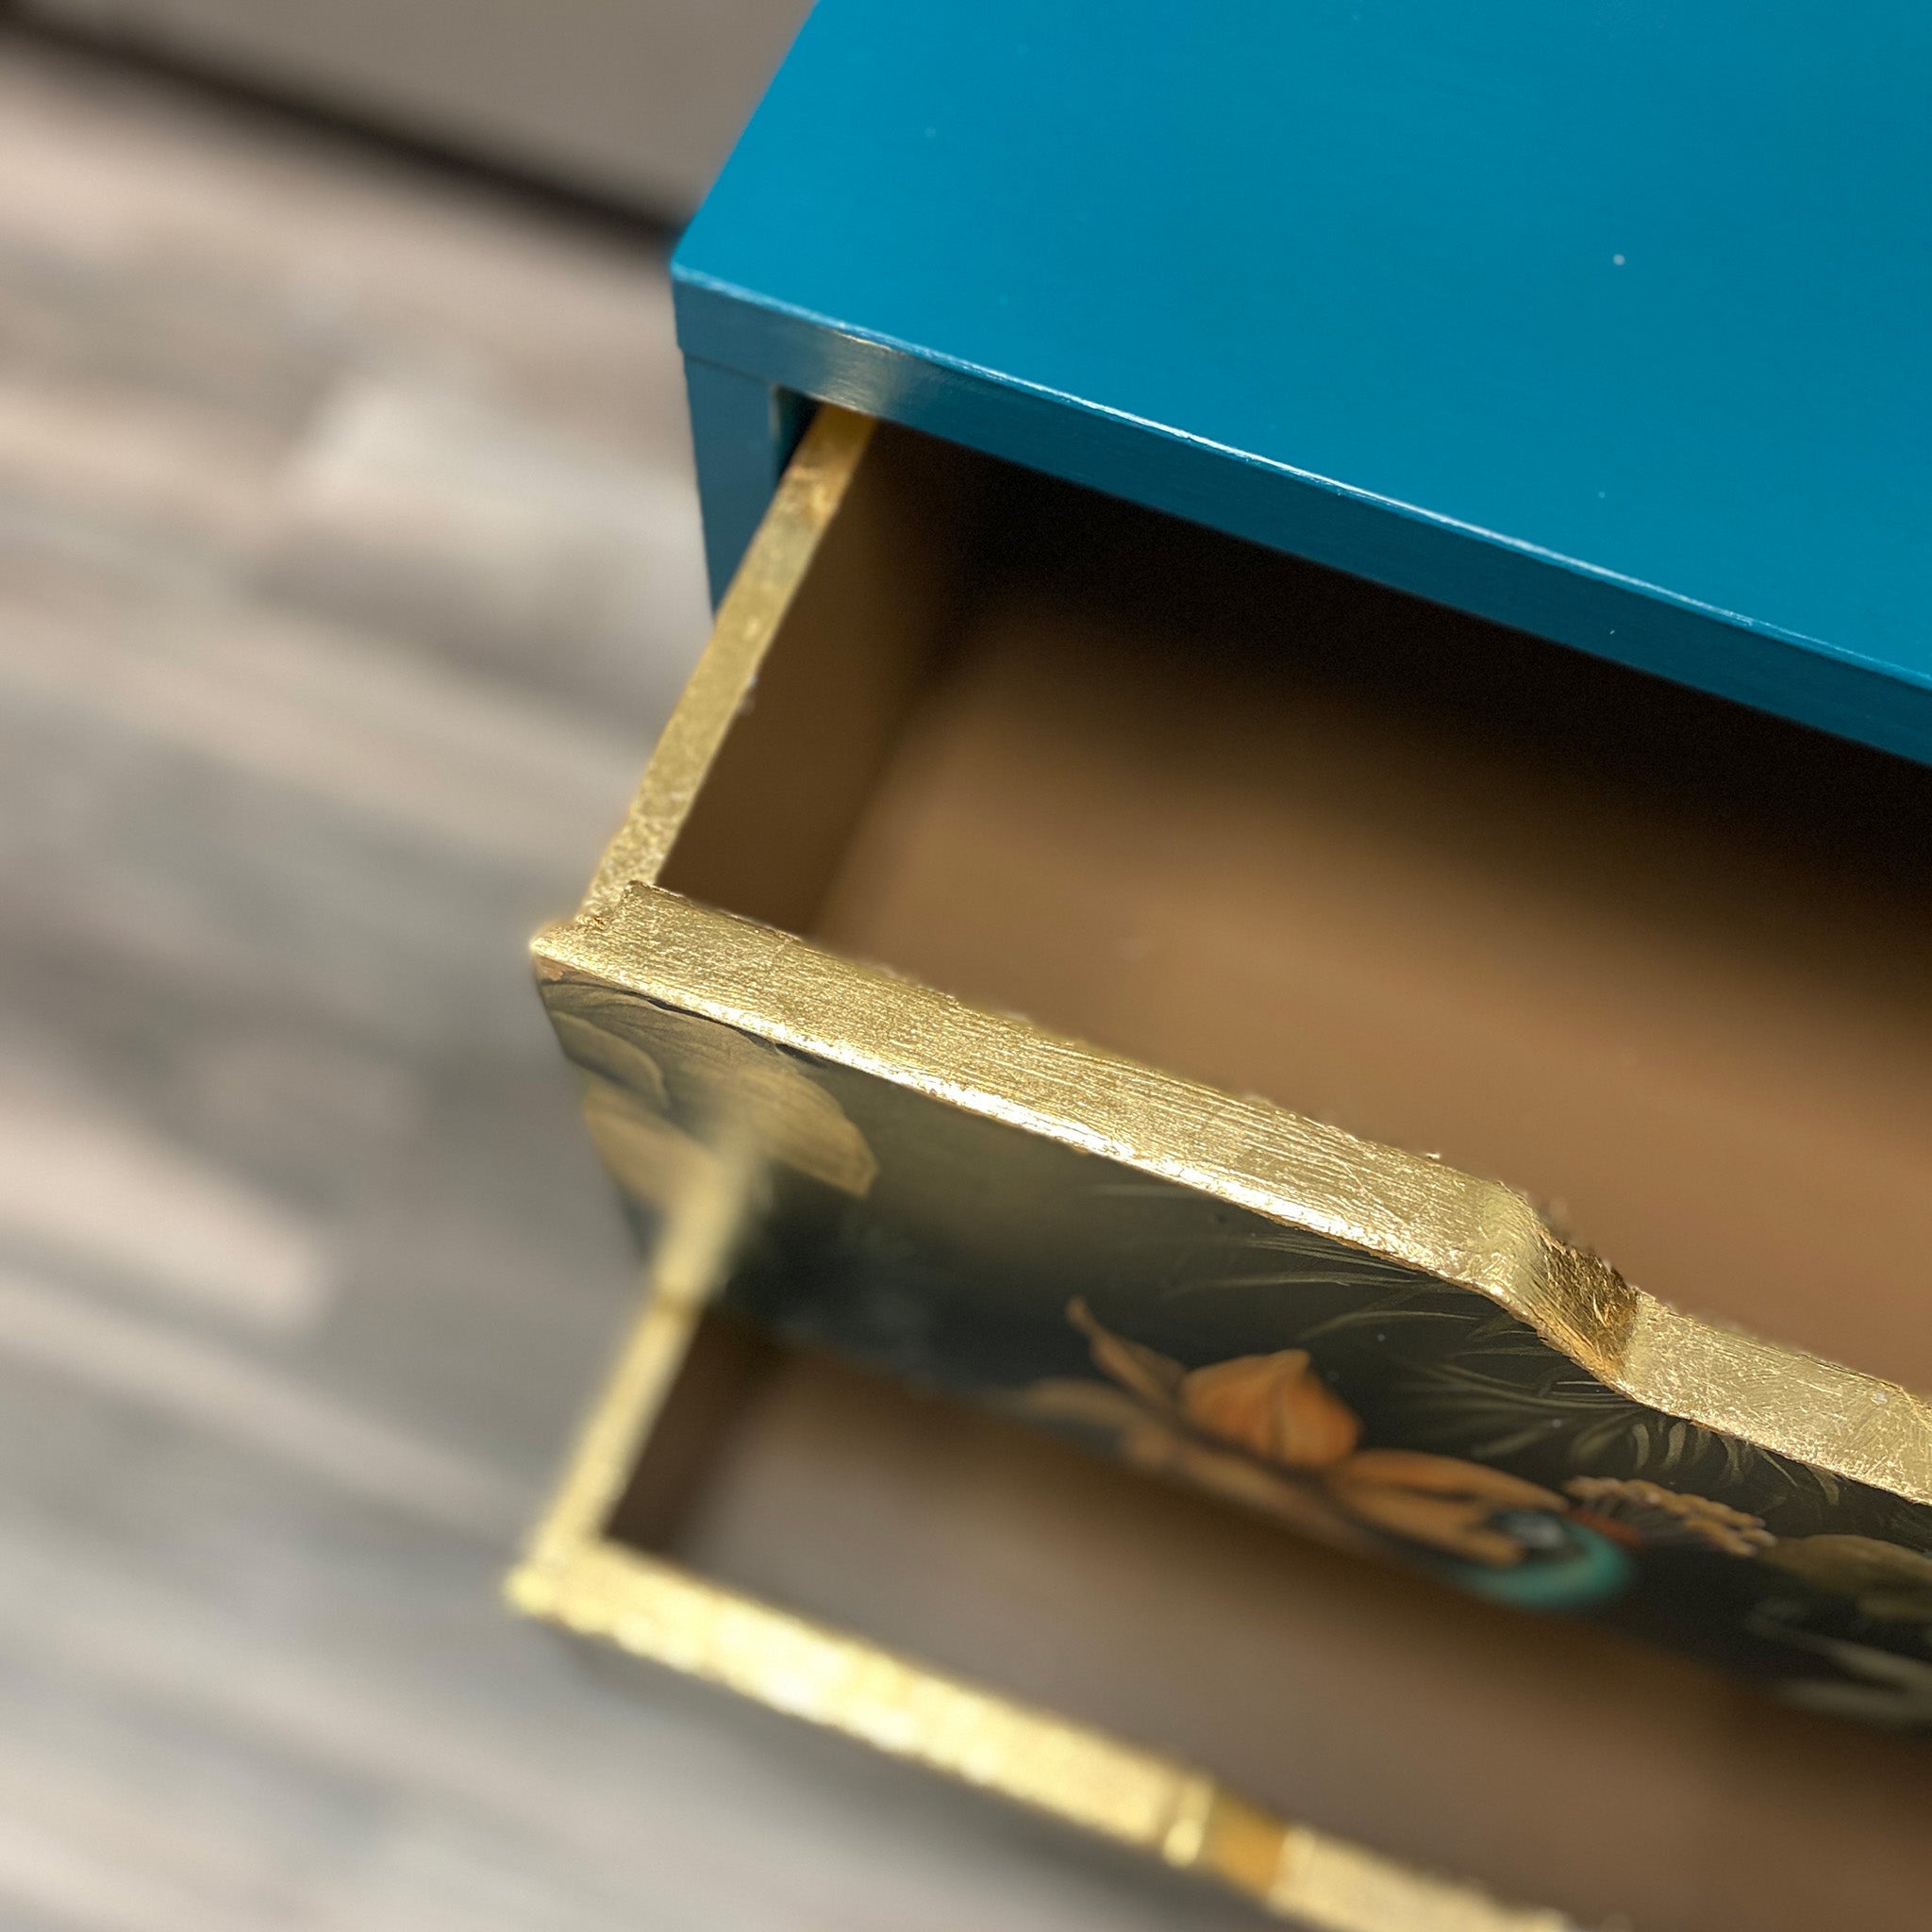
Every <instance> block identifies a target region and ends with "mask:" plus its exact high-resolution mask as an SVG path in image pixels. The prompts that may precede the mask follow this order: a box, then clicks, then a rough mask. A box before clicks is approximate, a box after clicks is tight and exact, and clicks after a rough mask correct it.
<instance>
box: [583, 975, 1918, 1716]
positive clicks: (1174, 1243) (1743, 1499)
mask: <svg viewBox="0 0 1932 1932" xmlns="http://www.w3.org/2000/svg"><path fill="white" fill-rule="evenodd" d="M545 993H546V998H547V1000H548V1002H549V1004H550V1008H551V1012H552V1017H553V1019H554V1020H555V1021H556V1023H557V1025H558V1033H559V1036H560V1037H561V1039H562V1041H563V1043H564V1046H565V1049H566V1051H567V1052H569V1053H570V1055H571V1056H572V1058H574V1059H575V1060H576V1061H577V1062H578V1064H579V1065H580V1066H581V1067H582V1068H584V1069H585V1071H586V1072H587V1073H588V1074H591V1082H590V1091H589V1100H588V1114H589V1119H590V1123H591V1131H592V1133H593V1136H594V1138H595V1139H596V1141H597V1142H598V1145H599V1147H600V1149H601V1151H602V1152H603V1154H604V1156H605V1158H606V1160H607V1162H608V1164H609V1166H610V1167H611V1169H612V1172H613V1174H615V1175H616V1177H617V1178H618V1180H619V1182H620V1185H621V1186H622V1187H623V1189H624V1191H625V1198H626V1200H627V1201H628V1202H629V1204H630V1207H631V1209H632V1212H633V1214H634V1215H635V1217H636V1218H637V1221H638V1224H639V1233H640V1237H641V1239H642V1240H644V1241H651V1240H653V1239H654V1238H655V1235H656V1232H657V1223H658V1218H659V1216H660V1215H661V1213H662V1211H663V1210H664V1208H666V1206H667V1205H668V1204H672V1203H675V1200H676V1199H677V1198H678V1197H679V1195H680V1191H689V1190H690V1189H691V1188H693V1187H698V1188H702V1187H705V1186H707V1185H714V1184H715V1182H716V1180H717V1176H718V1174H719V1172H720V1169H721V1163H725V1162H731V1163H735V1165H736V1169H737V1171H739V1172H740V1173H741V1174H742V1172H743V1170H744V1165H745V1161H746V1158H747V1149H749V1150H750V1155H749V1158H750V1160H751V1165H752V1169H753V1172H752V1174H751V1178H750V1181H749V1183H748V1187H747V1188H746V1189H745V1190H744V1191H741V1206H742V1208H743V1210H744V1211H743V1213H742V1216H741V1225H740V1228H739V1232H738V1235H737V1238H736V1245H735V1247H734V1248H733V1250H732V1252H731V1257H730V1259H729V1262H728V1266H727V1267H726V1269H725V1271H724V1277H723V1280H722V1285H721V1287H720V1290H719V1292H720V1295H721V1298H722V1300H723V1302H724V1305H725V1306H727V1307H731V1308H733V1309H735V1310H737V1311H738V1312H740V1313H742V1314H744V1315H747V1316H750V1317H752V1318H754V1319H756V1320H757V1321H758V1322H759V1323H761V1324H764V1325H766V1326H767V1327H769V1328H770V1329H772V1330H773V1331H774V1332H775V1333H777V1334H778V1335H780V1336H782V1337H783V1338H785V1339H786V1340H788V1341H793V1342H796V1343H800V1344H805V1345H810V1346H817V1347H823V1348H825V1349H828V1350H831V1351H834V1352H837V1353H839V1354H841V1355H844V1356H847V1357H856V1358H858V1359H860V1360H862V1361H864V1362H867V1363H869V1364H872V1365H874V1366H875V1367H877V1368H880V1369H882V1370H884V1371H887V1372H889V1373H891V1374H895V1375H898V1376H902V1377H908V1378H910V1379H913V1380H915V1381H917V1382H921V1383H924V1384H926V1385H928V1386H932V1387H936V1388H939V1389H941V1390H944V1391H948V1392H950V1393H953V1394H956V1395H959V1396H963V1397H968V1398H971V1399H974V1400H977V1401H982V1402H987V1403H991V1404H993V1405H996V1406H998V1407H1001V1408H1003V1409H1005V1410H1007V1411H1008V1412H1010V1413H1013V1414H1015V1415H1018V1416H1022V1417H1024V1418H1026V1419H1028V1420H1030V1421H1032V1422H1035V1423H1037V1424H1041V1425H1044V1426H1049V1427H1052V1428H1056V1429H1058V1430H1061V1431H1065V1432H1070V1433H1072V1434H1073V1435H1074V1436H1076V1437H1078V1438H1079V1439H1081V1440H1082V1441H1086V1442H1087V1443H1089V1444H1091V1445H1092V1446H1093V1447H1095V1448H1096V1449H1099V1450H1102V1451H1104V1452H1107V1453H1110V1454H1112V1455H1116V1456H1119V1457H1124V1458H1125V1459H1127V1460H1128V1461H1130V1462H1132V1463H1135V1464H1137V1465H1139V1466H1141V1467H1142V1468H1145V1469H1147V1470H1149V1471H1151V1472H1153V1473H1155V1474H1158V1475H1160V1476H1163V1477H1166V1478H1169V1479H1173V1480H1176V1481H1179V1482H1183V1483H1188V1484H1192V1485H1194V1486H1196V1487H1197V1488H1200V1489H1202V1490H1205V1491H1209V1492H1211V1493H1213V1494H1215V1495H1217V1496H1220V1497H1223V1498H1225V1499H1228V1500H1231V1501H1233V1502H1235V1503H1237V1504H1240V1505H1241V1506H1243V1507H1248V1508H1251V1509H1255V1510H1258V1511H1260V1512H1262V1513H1263V1514H1265V1515H1268V1516H1270V1517H1273V1518H1274V1519H1276V1520H1278V1521H1280V1522H1281V1523H1282V1524H1284V1525H1286V1526H1287V1527H1289V1528H1290V1529H1291V1530H1294V1531H1296V1532H1299V1533H1302V1534H1306V1535H1310V1536H1314V1537H1317V1538H1319V1539H1321V1540H1323V1541H1326V1542H1329V1543H1332V1544H1335V1545H1338V1546H1341V1547H1342V1548H1345V1549H1349V1550H1354V1551H1357V1552H1360V1553H1363V1554H1368V1555H1373V1556H1376V1557H1386V1558H1391V1559H1394V1560H1396V1561H1400V1562H1403V1563H1407V1564H1408V1565H1411V1566H1413V1567H1416V1568H1419V1569H1421V1570H1424V1571H1425V1572H1427V1573H1428V1574H1433V1575H1435V1576H1438V1577H1440V1578H1441V1579H1443V1580H1445V1581H1447V1582H1450V1583H1452V1584H1455V1585H1457V1586H1458V1587H1460V1588H1462V1589H1464V1590H1468V1591H1474V1592H1476V1593H1477V1594H1479V1595H1481V1596H1484V1597H1487V1598H1491V1599H1493V1600H1495V1601H1497V1602H1500V1603H1505V1604H1509V1605H1514V1606H1516V1607H1521V1608H1524V1609H1528V1610H1534V1611H1546V1612H1564V1613H1573V1614H1578V1615H1582V1616H1586V1617H1589V1618H1591V1619H1593V1620H1596V1621H1599V1622H1602V1623H1604V1624H1608V1625H1611V1626H1613V1627H1615V1628H1617V1629H1620V1630H1624V1631H1626V1632H1630V1633H1632V1634H1636V1635H1640V1636H1642V1637H1646V1638H1652V1639H1656V1640H1658V1641H1664V1642H1666V1643H1669V1644H1671V1645H1673V1646H1674V1647H1677V1648H1679V1649H1683V1650H1688V1651H1690V1652H1691V1653H1693V1654H1695V1655H1697V1656H1700V1657H1705V1658H1707V1659H1710V1660H1713V1661H1716V1662H1719V1663H1722V1664H1724V1665H1725V1666H1727V1667H1729V1668H1730V1669H1732V1670H1734V1671H1737V1672H1740V1673H1742V1674H1745V1675H1747V1676H1750V1677H1752V1678H1755V1679H1758V1680H1760V1681H1762V1682H1764V1683H1766V1684H1767V1685H1769V1686H1771V1687H1773V1688H1774V1691H1776V1693H1777V1694H1778V1695H1780V1696H1783V1697H1785V1698H1788V1699H1790V1700H1791V1701H1793V1702H1796V1703H1800V1704H1803V1705H1806V1706H1807V1707H1811V1708H1814V1709H1818V1710H1823V1711H1829V1712H1834V1713H1838V1714H1840V1715H1842V1716H1845V1717H1848V1718H1852V1719H1857V1720H1860V1721H1864V1722H1868V1723H1872V1724H1881V1725H1885V1726H1889V1727H1894V1728H1901V1729H1910V1728H1924V1729H1928V1730H1932V1507H1927V1506H1925V1505H1924V1504H1923V1503H1919V1502H1915V1501H1912V1500H1909V1499H1907V1498H1906V1497H1902V1496H1898V1495H1894V1494H1890V1493H1888V1492H1885V1491H1880V1490H1877V1489H1874V1488H1872V1487H1869V1486H1866V1485H1863V1484H1858V1483H1854V1482H1850V1481H1846V1480H1844V1479H1842V1478H1840V1477H1837V1476H1834V1475H1833V1474H1830V1473H1828V1472H1825V1471H1823V1470H1819V1469H1816V1468H1813V1467H1810V1466H1808V1465H1807V1464H1805V1463H1802V1462H1798V1461H1795V1460H1792V1459H1790V1458H1789V1457H1780V1456H1777V1455H1774V1454H1771V1453H1769V1452H1766V1451H1763V1450H1761V1449H1758V1448H1756V1447H1754V1446H1753V1445H1751V1444H1749V1443H1747V1442H1744V1441H1740V1440H1738V1439H1736V1438H1734V1437H1730V1436H1726V1435H1724V1434H1721V1433H1718V1432H1716V1431H1714V1430H1711V1429H1707V1428H1704V1427H1700V1426H1698V1425H1696V1424H1692V1423H1691V1422H1688V1421H1685V1420H1682V1419H1678V1418H1674V1417H1673V1416H1670V1415H1668V1414H1664V1413H1661V1412H1659V1411H1658V1410H1657V1409H1654V1408H1648V1407H1643V1406H1641V1405H1640V1404H1638V1403H1636V1402H1633V1401H1631V1400H1629V1399H1628V1398H1626V1397H1625V1396H1624V1395H1622V1394H1620V1393H1619V1392H1617V1391H1614V1390H1612V1389H1610V1388H1608V1387H1607V1386H1606V1385H1604V1384H1603V1383H1601V1382H1599V1381H1597V1380H1596V1379H1594V1378H1593V1377H1592V1376H1591V1375H1590V1374H1587V1373H1586V1372H1585V1371H1584V1370H1582V1369H1581V1368H1579V1367H1578V1366H1577V1365H1576V1364H1575V1363H1574V1362H1573V1361H1571V1360H1570V1359H1569V1358H1568V1357H1565V1356H1564V1355H1562V1354H1561V1353H1559V1352H1558V1351H1557V1350H1556V1349H1555V1348H1553V1347H1552V1346H1551V1345H1550V1344H1549V1343H1548V1342H1546V1341H1544V1340H1542V1339H1541V1337H1540V1336H1539V1335H1538V1334H1537V1333H1536V1331H1535V1330H1533V1329H1532V1328H1530V1327H1529V1326H1527V1325H1526V1324H1524V1323H1523V1322H1521V1321H1519V1320H1517V1319H1516V1318H1515V1317H1513V1316H1512V1315H1510V1314H1508V1313H1507V1312H1505V1311H1504V1310H1503V1309H1501V1308H1500V1307H1496V1306H1495V1305H1494V1304H1493V1303H1491V1301H1490V1300H1488V1299H1487V1298H1486V1297H1485V1296H1483V1295H1482V1294H1480V1293H1477V1292H1475V1291H1472V1290H1469V1289H1465V1288H1461V1287H1457V1286H1452V1285H1450V1284H1447V1283H1445V1282H1442V1281H1439V1280H1437V1279H1435V1278H1433V1277H1431V1276H1429V1275H1427V1274H1422V1273H1419V1272H1416V1271H1414V1270H1411V1269H1408V1268H1405V1267H1403V1266H1400V1265H1398V1264H1396V1263H1394V1262H1391V1261H1390V1260H1388V1259H1385V1258H1382V1257H1378V1256H1374V1255H1370V1254H1366V1253H1362V1252H1360V1251H1358V1250H1356V1249H1353V1248H1350V1247H1348V1246H1345V1245H1342V1244H1341V1243H1340V1242H1337V1241H1330V1240H1327V1239H1325V1238H1324V1237H1322V1236H1319V1235H1316V1234H1312V1233H1310V1232H1307V1230H1305V1229H1302V1228H1298V1227H1293V1226H1289V1225H1284V1224H1280V1223H1277V1222H1275V1221H1274V1220H1271V1219H1268V1218H1266V1217H1264V1216H1262V1215H1260V1214H1257V1213H1256V1212H1254V1211H1251V1210H1250V1209H1248V1208H1244V1207H1241V1206H1239V1205H1236V1204H1234V1203H1230V1202H1227V1201H1224V1200H1221V1199H1218V1198H1215V1197H1214V1196H1212V1195H1209V1194H1206V1193H1202V1192H1198V1191H1193V1190H1191V1189H1188V1188H1185V1187H1182V1186H1179V1185H1176V1184H1174V1183H1172V1182H1168V1181H1165V1180H1160V1179H1155V1178H1149V1177H1147V1176H1146V1175H1144V1174H1140V1173H1137V1172H1135V1171H1134V1170H1132V1169H1129V1168H1127V1167H1124V1166H1122V1165H1119V1164H1116V1163H1115V1162H1113V1161H1111V1160H1108V1159H1106V1158H1099V1157H1097V1156H1095V1155H1093V1154H1090V1153H1085V1152H1082V1151H1079V1150H1077V1149H1075V1148H1074V1147H1070V1146H1067V1145H1063V1144H1060V1143H1058V1142H1057V1141H1050V1140H1046V1139H1042V1138H1041V1137H1040V1136H1038V1135H1035V1134H1033V1133H1030V1132H1027V1131H1024V1130H1023V1129H1021V1128H1019V1127H1017V1126H1013V1125H1008V1124H1004V1123H1002V1122H1000V1121H998V1120H992V1119H987V1118H983V1117H980V1116H978V1115H975V1114H972V1113H968V1112H964V1111H961V1110H958V1108H949V1107H946V1106H943V1105H941V1104H939V1103H937V1102H936V1101H935V1100H934V1099H933V1098H932V1097H930V1096H928V1095H925V1094H922V1093H919V1092H917V1091H909V1090H908V1089H907V1088H905V1087H902V1086H899V1085H895V1084H893V1083H892V1082H891V1081H889V1080H886V1079H883V1078H880V1077H878V1076H876V1075H875V1074H869V1073H864V1072H859V1071H856V1070H854V1069H853V1068H851V1067H847V1066H843V1065H840V1064H835V1063H830V1062H826V1061H822V1060H818V1059H813V1058H807V1057H805V1056H803V1055H800V1054H796V1053H793V1052H791V1051H790V1050H788V1049H786V1048H783V1047H780V1046H777V1045H774V1044H771V1043H769V1042H767V1041H762V1040H759V1039H756V1038H753V1037H751V1036H749V1035H747V1034H744V1033H741V1032H738V1031H736V1030H734V1029H733V1028H731V1027H728V1026H724V1025H721V1024H717V1023H715V1022H713V1021H710V1020H708V1019H703V1018H699V1017H696V1016H693V1015H691V1014H689V1013H685V1012H680V1011H676V1010H674V1009H672V1008H667V1007H663V1006H660V1005H657V1004H655V1003H653V1002H651V1001H648V1000H644V999H641V998H639V997H637V996H636V995H634V994H631V993H629V992H625V991H617V990H615V989H612V988H609V987H606V986H600V985H597V984H595V983H593V982H591V981H589V980H584V979H575V978H570V977H564V978H562V979H560V980H553V981H552V982H551V983H550V984H548V985H546V988H545Z"/></svg>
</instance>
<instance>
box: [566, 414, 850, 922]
mask: <svg viewBox="0 0 1932 1932" xmlns="http://www.w3.org/2000/svg"><path fill="white" fill-rule="evenodd" d="M873 429H874V422H873V419H872V418H871V417H869V416H855V415H854V414H852V413H851V411H849V410H846V409H835V408H823V409H821V410H820V411H819V412H818V414H817V415H816V416H814V417H813V418H812V422H811V426H810V427H809V428H808V430H807V431H806V433H805V437H804V439H803V441H801V442H800V443H799V445H798V450H797V453H796V454H795V455H794V456H793V457H792V458H791V462H790V464H789V465H787V467H786V471H785V475H784V476H783V477H782V478H781V479H780V481H779V484H778V489H777V492H776V494H775V495H774V497H773V499H772V506H771V508H769V509H768V510H767V511H766V512H765V518H764V522H763V523H761V524H760V525H758V534H757V536H756V537H755V538H754V540H753V541H752V543H751V546H750V548H749V549H748V550H746V552H745V554H744V559H743V561H742V562H741V564H740V565H739V567H738V574H737V575H736V576H734V577H733V578H732V580H731V588H730V589H729V590H728V591H725V593H724V602H723V603H722V604H720V605H719V607H718V615H717V620H716V624H715V627H714V628H713V630H712V632H711V641H710V642H709V643H708V644H707V645H706V646H705V652H704V656H703V657H701V658H699V659H698V662H697V668H696V669H695V670H694V671H693V672H692V673H691V681H690V682H689V683H688V684H687V685H686V686H685V688H684V692H683V694H682V696H680V697H679V699H678V701H677V708H676V709H675V710H674V711H673V712H672V714H671V721H670V723H669V724H666V725H665V727H664V733H663V736H662V737H661V738H659V739H658V748H657V750H656V751H655V752H654V753H653V754H652V755H651V762H650V765H649V767H648V768H647V769H646V771H645V773H644V775H643V780H642V782H641V784H640V785H639V787H638V791H637V796H636V797H635V798H634V799H633V800H632V801H631V807H630V810H629V811H628V813H626V814H625V821H624V824H623V825H622V827H621V828H620V829H619V831H618V834H617V836H616V837H615V838H614V839H613V840H611V841H610V843H609V845H608V847H606V849H605V852H604V857H603V858H602V859H601V860H600V861H599V862H598V866H597V872H596V875H595V876H594V877H593V878H592V879H591V888H590V891H588V892H586V893H585V894H584V901H583V905H582V906H581V907H580V908H579V911H580V912H581V913H595V912H597V911H600V910H602V909H603V908H605V907H607V906H608V905H609V904H610V903H611V902H612V901H613V900H614V899H615V898H616V897H617V896H618V895H619V894H620V893H621V892H622V891H624V888H625V885H626V884H628V883H629V882H631V881H633V880H646V881H649V880H655V879H656V878H657V876H658V873H659V872H660V871H661V870H662V869H663V865H664V861H665V859H666V858H669V857H670V856H671V848H672V846H673V844H675V842H676V839H677V834H678V831H679V829H680V828H681V827H682V825H683V824H684V821H685V818H686V815H687V814H688V813H689V812H690V810H691V806H692V805H693V804H694V803H695V802H696V799H697V795H698V793H699V791H702V790H703V788H704V783H705V777H706V774H708V772H709V771H710V769H711V763H712V760H713V759H714V758H716V757H717V755H718V749H719V747H720V746H721V745H722V744H723V743H724V738H725V734H726V733H727V732H729V730H730V729H731V723H732V720H733V719H734V718H736V717H737V716H738V713H739V709H740V708H741V706H742V705H743V704H744V702H745V700H746V699H747V698H748V697H749V696H750V695H751V691H752V687H753V686H754V685H755V684H756V683H757V681H758V666H759V664H760V663H762V662H763V660H764V656H765V653H766V651H767V650H769V649H770V648H771V644H772V641H773V640H774V638H775V637H776V636H777V633H778V626H779V625H781V624H782V623H783V622H784V620H785V613H786V611H787V610H789V609H790V608H791V600H792V598H793V596H794V595H796V593H797V591H798V587H799V585H800V584H801V583H803V582H804V580H805V575H806V572H807V570H808V568H809V567H810V564H811V559H812V554H813V552H814V551H816V550H817V548H818V545H819V540H820V539H821V538H822V537H823V536H824V533H825V530H826V527H827V526H828V525H830V523H831V521H832V519H833V518H834V517H835V516H836V515H837V514H838V513H839V506H840V505H841V503H842V502H843V501H844V499H845V491H846V490H847V488H848V487H849V486H850V484H851V482H852V479H853V477H854V476H855V475H858V463H859V458H861V457H863V456H864V454H865V451H866V447H867V445H868V444H869V443H870V442H871V441H872V434H873Z"/></svg>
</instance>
